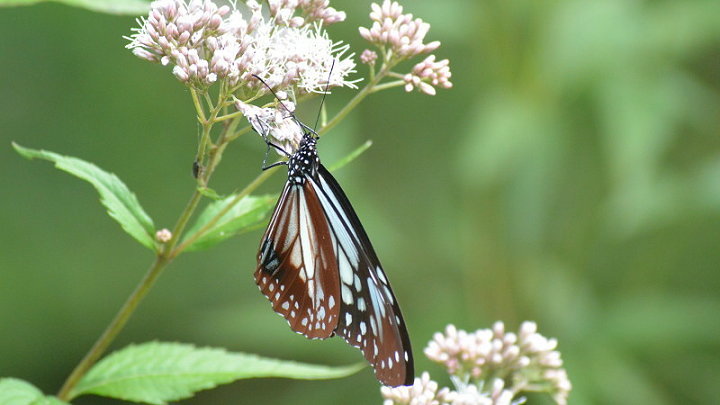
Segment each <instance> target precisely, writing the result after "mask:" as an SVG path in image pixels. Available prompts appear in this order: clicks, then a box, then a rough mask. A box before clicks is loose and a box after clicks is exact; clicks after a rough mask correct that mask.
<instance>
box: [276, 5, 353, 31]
mask: <svg viewBox="0 0 720 405" xmlns="http://www.w3.org/2000/svg"><path fill="white" fill-rule="evenodd" d="M268 4H269V5H270V15H271V16H272V17H274V18H275V19H276V20H277V21H278V23H279V24H284V25H287V26H290V27H299V26H301V25H303V24H307V23H315V22H320V23H322V25H330V24H334V23H336V22H340V21H345V17H346V15H345V12H344V11H337V10H335V9H334V8H332V7H330V6H329V4H330V1H329V0H269V1H268Z"/></svg>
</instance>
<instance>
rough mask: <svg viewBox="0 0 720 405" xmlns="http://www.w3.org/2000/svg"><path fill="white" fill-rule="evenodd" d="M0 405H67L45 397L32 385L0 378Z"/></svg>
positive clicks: (53, 398) (15, 379)
mask: <svg viewBox="0 0 720 405" xmlns="http://www.w3.org/2000/svg"><path fill="white" fill-rule="evenodd" d="M0 404H2V405H68V404H67V402H63V401H61V400H59V399H57V398H55V397H51V396H45V395H44V394H43V393H42V391H40V390H39V389H37V388H36V387H35V386H34V385H32V384H30V383H28V382H26V381H23V380H19V379H17V378H0Z"/></svg>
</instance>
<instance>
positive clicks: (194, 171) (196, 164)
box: [192, 159, 202, 179]
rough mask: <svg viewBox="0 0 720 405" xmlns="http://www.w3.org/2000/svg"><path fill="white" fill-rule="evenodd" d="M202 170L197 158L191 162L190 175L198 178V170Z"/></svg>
mask: <svg viewBox="0 0 720 405" xmlns="http://www.w3.org/2000/svg"><path fill="white" fill-rule="evenodd" d="M201 171H202V166H201V165H200V162H198V160H197V159H195V161H194V162H193V164H192V175H193V177H194V178H195V179H197V178H198V176H199V175H200V172H201Z"/></svg>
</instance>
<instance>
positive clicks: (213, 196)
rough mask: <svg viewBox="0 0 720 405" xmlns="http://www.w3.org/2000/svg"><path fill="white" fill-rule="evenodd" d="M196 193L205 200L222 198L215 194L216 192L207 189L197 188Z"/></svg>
mask: <svg viewBox="0 0 720 405" xmlns="http://www.w3.org/2000/svg"><path fill="white" fill-rule="evenodd" d="M197 190H198V192H199V193H200V194H202V195H204V196H205V197H207V198H210V199H212V200H222V199H223V196H221V195H220V194H218V193H217V191H215V190H213V189H211V188H209V187H198V189H197Z"/></svg>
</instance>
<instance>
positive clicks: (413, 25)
mask: <svg viewBox="0 0 720 405" xmlns="http://www.w3.org/2000/svg"><path fill="white" fill-rule="evenodd" d="M371 7H372V12H371V13H370V19H371V20H373V25H372V26H371V27H370V28H364V27H360V28H359V30H360V35H361V36H362V37H363V38H365V40H367V41H369V42H372V43H373V44H376V45H379V46H385V45H388V46H390V49H391V50H392V51H393V53H394V54H396V55H398V56H399V57H401V58H404V59H407V58H410V57H412V56H415V55H419V54H421V53H430V52H432V51H434V50H435V49H437V48H438V47H439V46H440V42H439V41H433V42H430V43H428V44H424V43H423V41H424V39H425V35H426V34H427V32H428V30H429V29H430V24H428V23H426V22H423V20H421V19H420V18H413V15H412V14H403V8H402V6H401V5H400V4H399V3H398V2H396V1H390V0H384V1H383V4H382V5H381V6H379V5H377V4H375V3H373V4H372V5H371Z"/></svg>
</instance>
